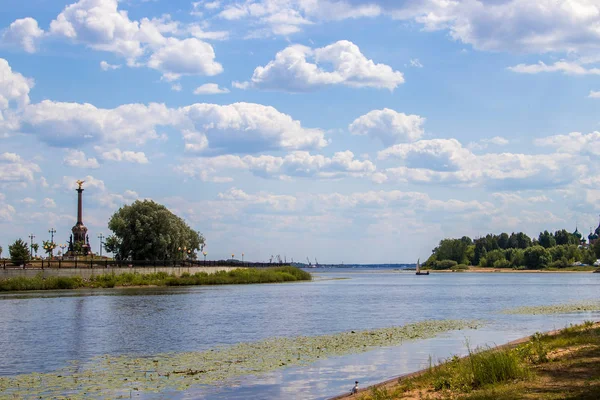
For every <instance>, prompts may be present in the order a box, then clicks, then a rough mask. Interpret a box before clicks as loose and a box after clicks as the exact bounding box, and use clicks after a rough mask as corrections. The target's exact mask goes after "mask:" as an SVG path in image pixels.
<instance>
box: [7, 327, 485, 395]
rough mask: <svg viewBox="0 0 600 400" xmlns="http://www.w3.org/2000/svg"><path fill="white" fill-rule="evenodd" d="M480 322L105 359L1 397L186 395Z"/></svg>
mask: <svg viewBox="0 0 600 400" xmlns="http://www.w3.org/2000/svg"><path fill="white" fill-rule="evenodd" d="M480 325H481V324H480V323H479V322H477V321H462V320H443V321H436V320H431V321H423V322H418V323H414V324H409V325H404V326H398V327H391V328H381V329H374V330H366V331H350V332H343V333H338V334H331V335H322V336H310V337H306V336H300V337H292V338H272V339H266V340H263V341H260V342H255V343H239V344H235V345H231V346H222V347H218V348H214V349H210V350H207V351H202V352H187V353H179V354H176V353H167V354H157V355H153V356H149V357H133V356H129V355H119V356H111V355H105V356H101V357H96V358H93V359H91V360H89V361H86V362H82V363H78V364H73V365H71V366H68V367H65V368H62V369H60V370H57V371H54V372H50V373H44V374H39V373H31V374H23V375H17V376H12V377H0V393H3V394H4V395H6V396H8V397H9V398H24V397H27V398H34V397H35V398H38V397H42V398H50V397H54V396H58V397H60V396H66V395H67V397H68V398H70V399H76V398H116V397H118V396H119V395H127V397H128V395H129V393H130V391H153V392H161V391H164V390H166V389H175V390H185V389H188V388H189V387H190V386H192V385H199V384H206V385H211V384H212V385H214V384H217V383H222V382H225V381H228V380H231V379H232V378H235V377H239V376H242V375H257V374H262V373H266V372H270V371H274V370H276V369H280V368H284V367H287V366H301V365H308V364H310V363H314V362H315V361H317V360H319V359H323V358H326V357H331V356H341V355H346V354H351V353H360V352H366V351H369V350H371V349H373V348H374V347H382V346H394V345H399V344H401V343H402V342H403V341H406V340H416V339H424V338H429V337H433V336H436V335H437V334H440V333H442V332H447V331H451V330H459V329H475V328H477V327H478V326H480Z"/></svg>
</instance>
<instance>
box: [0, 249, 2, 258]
mask: <svg viewBox="0 0 600 400" xmlns="http://www.w3.org/2000/svg"><path fill="white" fill-rule="evenodd" d="M0 258H2V246H0Z"/></svg>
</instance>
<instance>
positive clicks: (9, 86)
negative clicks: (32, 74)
mask: <svg viewBox="0 0 600 400" xmlns="http://www.w3.org/2000/svg"><path fill="white" fill-rule="evenodd" d="M33 85H34V83H33V79H29V78H25V77H24V76H23V75H21V74H19V73H18V72H13V70H12V68H11V67H10V65H9V64H8V61H6V60H5V59H3V58H0V112H2V110H7V109H8V108H9V107H10V106H11V105H14V106H15V107H20V108H22V107H24V106H25V105H27V104H29V92H30V91H31V89H32V88H33Z"/></svg>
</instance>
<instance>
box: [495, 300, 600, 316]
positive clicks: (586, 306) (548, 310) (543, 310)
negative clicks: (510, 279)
mask: <svg viewBox="0 0 600 400" xmlns="http://www.w3.org/2000/svg"><path fill="white" fill-rule="evenodd" d="M588 311H600V302H592V301H589V302H583V303H570V304H555V305H551V306H526V307H518V308H511V309H509V310H504V311H502V313H503V314H531V315H539V314H566V313H574V312H588Z"/></svg>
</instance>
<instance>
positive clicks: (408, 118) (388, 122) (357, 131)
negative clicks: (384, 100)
mask: <svg viewBox="0 0 600 400" xmlns="http://www.w3.org/2000/svg"><path fill="white" fill-rule="evenodd" d="M424 123H425V118H423V117H420V116H418V115H406V114H404V113H399V112H396V111H394V110H390V109H389V108H384V109H383V110H373V111H371V112H369V113H367V114H365V115H363V116H361V117H359V118H357V119H355V120H354V122H352V123H351V124H350V126H349V127H348V130H349V131H350V133H352V134H353V135H369V136H370V137H372V138H374V139H379V140H380V141H381V142H382V143H383V144H384V145H385V146H390V145H392V144H395V143H400V142H413V141H415V140H417V139H419V138H421V136H423V133H424V132H423V124H424Z"/></svg>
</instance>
